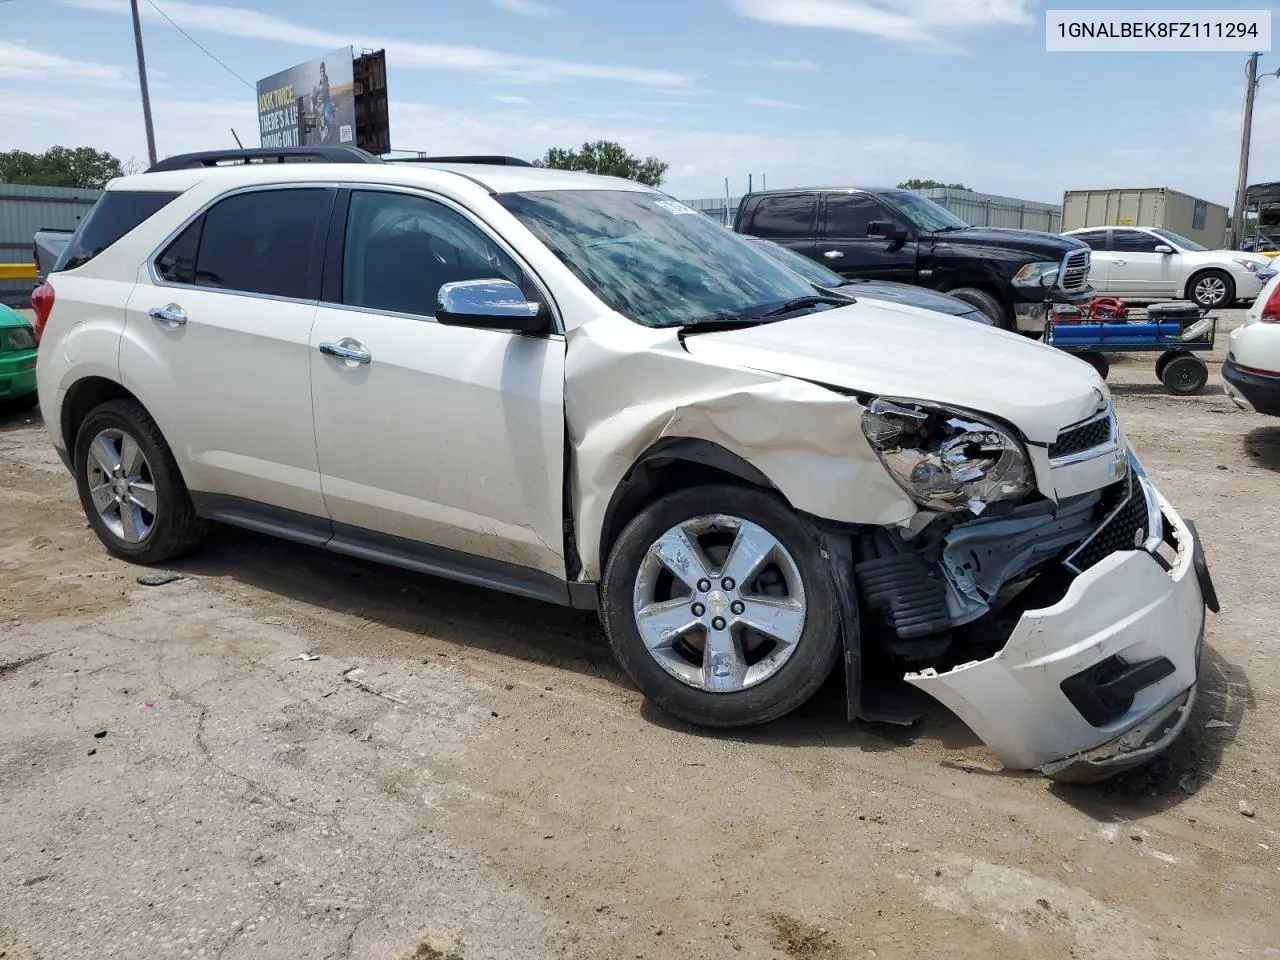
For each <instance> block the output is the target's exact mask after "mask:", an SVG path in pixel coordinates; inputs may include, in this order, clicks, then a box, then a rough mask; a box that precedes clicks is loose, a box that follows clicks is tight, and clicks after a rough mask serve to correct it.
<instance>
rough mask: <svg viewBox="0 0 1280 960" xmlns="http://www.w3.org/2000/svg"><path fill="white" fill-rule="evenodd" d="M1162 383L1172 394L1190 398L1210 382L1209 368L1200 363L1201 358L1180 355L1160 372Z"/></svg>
mask: <svg viewBox="0 0 1280 960" xmlns="http://www.w3.org/2000/svg"><path fill="white" fill-rule="evenodd" d="M1160 382H1161V383H1163V384H1164V386H1165V389H1166V390H1168V391H1169V392H1170V393H1172V394H1176V395H1177V396H1180V397H1186V396H1190V395H1191V394H1193V393H1199V392H1200V391H1201V390H1203V389H1204V385H1205V384H1206V383H1208V382H1209V368H1208V367H1206V366H1205V365H1204V364H1203V363H1201V362H1200V358H1199V357H1193V356H1192V355H1191V354H1189V353H1180V354H1178V355H1177V356H1175V357H1172V358H1170V360H1169V362H1168V363H1166V364H1165V365H1164V370H1162V371H1161V372H1160Z"/></svg>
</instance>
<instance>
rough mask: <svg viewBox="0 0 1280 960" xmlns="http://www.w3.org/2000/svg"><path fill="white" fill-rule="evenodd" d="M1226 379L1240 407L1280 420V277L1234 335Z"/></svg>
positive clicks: (1224, 371) (1224, 367)
mask: <svg viewBox="0 0 1280 960" xmlns="http://www.w3.org/2000/svg"><path fill="white" fill-rule="evenodd" d="M1222 379H1223V381H1224V382H1225V383H1226V386H1227V395H1228V396H1229V397H1231V400H1232V401H1233V402H1234V403H1235V405H1236V406H1238V407H1240V408H1241V409H1244V410H1256V411H1257V412H1258V413H1265V414H1267V415H1269V416H1272V417H1280V275H1277V276H1275V277H1272V278H1271V280H1270V281H1269V282H1268V283H1267V285H1266V287H1265V288H1264V289H1263V291H1262V294H1261V295H1260V296H1259V297H1258V299H1257V300H1255V301H1254V303H1253V307H1252V308H1250V310H1249V313H1248V314H1247V315H1246V316H1245V318H1244V323H1243V324H1241V325H1240V326H1239V327H1237V328H1236V329H1235V330H1232V331H1231V339H1230V341H1228V343H1227V359H1226V360H1225V361H1224V362H1223V364H1222Z"/></svg>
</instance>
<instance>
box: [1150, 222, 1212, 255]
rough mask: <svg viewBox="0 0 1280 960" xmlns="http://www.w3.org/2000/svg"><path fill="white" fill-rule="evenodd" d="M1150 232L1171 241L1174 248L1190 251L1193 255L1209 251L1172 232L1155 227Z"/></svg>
mask: <svg viewBox="0 0 1280 960" xmlns="http://www.w3.org/2000/svg"><path fill="white" fill-rule="evenodd" d="M1151 232H1152V233H1155V234H1159V235H1160V236H1162V237H1164V238H1165V239H1166V240H1172V241H1173V245H1174V246H1175V247H1181V248H1182V249H1183V250H1190V251H1192V252H1193V253H1200V252H1201V251H1204V250H1208V249H1209V248H1208V247H1205V246H1201V245H1200V244H1198V243H1196V242H1195V241H1194V240H1188V239H1187V238H1186V237H1183V236H1180V235H1179V234H1176V233H1174V232H1173V231H1172V230H1164V229H1162V228H1160V227H1157V228H1156V229H1154V230H1152V231H1151Z"/></svg>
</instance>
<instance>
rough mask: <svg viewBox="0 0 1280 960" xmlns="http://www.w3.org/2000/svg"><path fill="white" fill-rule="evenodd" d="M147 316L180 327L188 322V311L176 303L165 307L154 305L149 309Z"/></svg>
mask: <svg viewBox="0 0 1280 960" xmlns="http://www.w3.org/2000/svg"><path fill="white" fill-rule="evenodd" d="M147 316H149V317H150V318H151V319H152V320H159V321H160V322H161V323H168V324H171V325H173V326H175V327H180V326H182V325H183V324H185V323H186V322H187V315H186V313H185V312H184V311H183V309H182V308H181V307H180V306H178V305H177V304H176V303H171V304H169V305H168V306H164V307H152V308H151V309H150V310H148V311H147Z"/></svg>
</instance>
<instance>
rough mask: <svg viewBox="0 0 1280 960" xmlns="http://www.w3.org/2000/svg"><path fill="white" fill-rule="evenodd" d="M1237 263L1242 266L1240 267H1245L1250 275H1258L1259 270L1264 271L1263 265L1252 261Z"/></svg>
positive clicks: (1239, 260)
mask: <svg viewBox="0 0 1280 960" xmlns="http://www.w3.org/2000/svg"><path fill="white" fill-rule="evenodd" d="M1236 263H1238V264H1240V266H1242V267H1244V268H1245V269H1246V270H1248V271H1249V272H1250V273H1257V272H1258V271H1259V270H1261V269H1263V268H1262V266H1261V264H1257V263H1254V262H1253V261H1252V260H1243V259H1238V260H1236Z"/></svg>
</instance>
